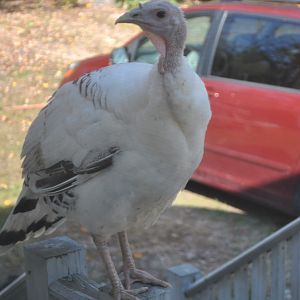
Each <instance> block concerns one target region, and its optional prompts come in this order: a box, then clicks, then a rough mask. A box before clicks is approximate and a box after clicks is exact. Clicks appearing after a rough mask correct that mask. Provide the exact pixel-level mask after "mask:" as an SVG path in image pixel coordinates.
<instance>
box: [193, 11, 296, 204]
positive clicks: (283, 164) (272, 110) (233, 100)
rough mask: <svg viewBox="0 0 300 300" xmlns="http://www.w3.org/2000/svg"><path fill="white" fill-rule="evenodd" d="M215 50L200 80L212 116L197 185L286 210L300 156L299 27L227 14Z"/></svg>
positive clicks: (284, 21)
mask: <svg viewBox="0 0 300 300" xmlns="http://www.w3.org/2000/svg"><path fill="white" fill-rule="evenodd" d="M212 52H213V53H214V55H213V56H212V60H211V63H210V68H209V71H208V74H207V75H205V76H204V77H203V80H204V82H205V84H206V87H207V90H208V93H209V97H210V101H211V105H212V111H213V117H212V121H211V123H210V125H209V129H208V133H207V139H206V151H205V157H204V160H203V163H202V165H201V167H200V168H199V169H198V170H197V172H196V173H195V175H194V179H197V180H200V181H202V182H206V183H208V184H210V185H215V186H217V187H221V188H225V189H227V190H231V191H239V192H243V193H245V194H248V195H250V196H251V197H254V198H256V199H260V201H263V202H266V203H269V204H271V205H273V206H274V205H275V206H277V207H280V208H283V209H285V208H287V207H288V206H289V207H291V205H290V201H292V198H293V195H294V193H295V189H296V183H297V181H298V177H297V176H294V175H295V174H294V172H295V166H296V165H297V163H298V160H299V154H300V139H299V132H300V131H299V129H300V91H299V88H300V23H299V21H292V20H287V19H285V18H278V17H270V16H268V17H267V16H261V15H254V14H242V13H237V12H233V13H228V16H227V17H226V20H225V22H224V26H223V28H222V31H221V33H220V37H219V39H218V44H217V46H216V49H215V51H212ZM296 179H297V180H296ZM298 183H299V182H298ZM288 202H289V203H288Z"/></svg>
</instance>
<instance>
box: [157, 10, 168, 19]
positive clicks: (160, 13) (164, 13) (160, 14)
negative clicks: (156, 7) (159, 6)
mask: <svg viewBox="0 0 300 300" xmlns="http://www.w3.org/2000/svg"><path fill="white" fill-rule="evenodd" d="M165 15H166V12H165V11H163V10H160V11H158V12H157V13H156V16H157V17H159V18H160V19H162V18H164V17H165Z"/></svg>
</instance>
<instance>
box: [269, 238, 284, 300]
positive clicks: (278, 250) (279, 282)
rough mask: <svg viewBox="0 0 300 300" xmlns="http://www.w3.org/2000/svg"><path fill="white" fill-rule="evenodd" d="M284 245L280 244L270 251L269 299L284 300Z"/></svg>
mask: <svg viewBox="0 0 300 300" xmlns="http://www.w3.org/2000/svg"><path fill="white" fill-rule="evenodd" d="M285 244H286V242H285V241H284V242H281V243H280V244H279V245H278V246H276V247H275V248H274V249H272V251H271V299H272V300H282V299H284V292H285V284H286V279H285Z"/></svg>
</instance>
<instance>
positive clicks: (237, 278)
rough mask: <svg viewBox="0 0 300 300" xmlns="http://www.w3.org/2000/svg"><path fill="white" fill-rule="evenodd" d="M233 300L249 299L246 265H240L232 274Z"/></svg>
mask: <svg viewBox="0 0 300 300" xmlns="http://www.w3.org/2000/svg"><path fill="white" fill-rule="evenodd" d="M233 294H234V300H249V295H250V288H249V277H248V265H246V266H244V267H242V268H241V269H240V270H238V271H237V272H236V273H234V275H233Z"/></svg>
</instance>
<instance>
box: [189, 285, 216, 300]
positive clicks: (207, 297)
mask: <svg viewBox="0 0 300 300" xmlns="http://www.w3.org/2000/svg"><path fill="white" fill-rule="evenodd" d="M188 299H192V300H215V299H214V290H213V288H212V287H208V288H206V289H205V290H203V291H201V293H200V294H198V295H195V296H193V297H191V298H188Z"/></svg>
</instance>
